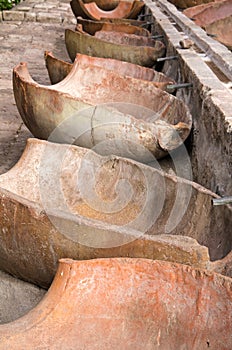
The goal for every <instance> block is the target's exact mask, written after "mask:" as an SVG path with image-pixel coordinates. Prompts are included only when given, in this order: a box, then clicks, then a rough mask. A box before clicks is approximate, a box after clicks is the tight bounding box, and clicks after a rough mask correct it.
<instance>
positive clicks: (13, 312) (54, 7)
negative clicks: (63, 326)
mask: <svg viewBox="0 0 232 350" xmlns="http://www.w3.org/2000/svg"><path fill="white" fill-rule="evenodd" d="M74 23H75V18H74V16H73V15H72V12H71V9H70V5H69V1H53V2H52V1H51V0H50V1H49V2H48V1H40V2H39V3H38V1H37V2H36V1H31V0H26V1H23V2H22V3H21V4H20V5H18V6H16V7H15V8H14V9H12V10H11V11H4V12H3V13H1V12H0V174H1V173H4V172H6V171H7V170H8V169H10V168H11V167H12V166H13V165H14V164H15V163H16V162H17V160H18V159H19V158H20V156H21V154H22V152H23V149H24V147H25V143H26V140H27V138H28V137H31V136H32V135H31V134H30V132H29V131H28V130H27V128H26V127H25V126H24V124H23V122H22V120H21V117H20V115H19V113H18V110H17V107H16V105H15V100H14V94H13V87H12V70H13V67H14V66H16V65H17V64H18V63H19V62H22V61H25V62H28V67H29V71H30V73H31V75H32V77H33V78H34V79H35V80H36V81H38V82H39V83H41V84H49V78H48V74H47V70H46V68H45V64H44V58H43V55H44V51H45V50H50V51H53V53H54V54H55V55H56V56H57V57H59V58H61V59H64V60H66V61H68V60H69V57H68V54H67V52H66V49H65V43H64V29H65V28H73V27H74ZM44 293H45V291H44V290H42V289H40V288H38V287H36V286H33V285H30V284H29V283H25V282H23V281H19V280H17V279H15V278H13V277H11V276H8V275H7V274H4V273H3V272H1V271H0V299H1V302H0V324H1V323H5V322H10V321H13V320H14V319H16V318H18V317H20V316H22V315H24V314H25V313H26V312H27V311H28V310H30V309H31V308H33V307H34V306H35V305H36V304H37V303H38V302H39V301H40V299H41V298H42V297H43V295H44Z"/></svg>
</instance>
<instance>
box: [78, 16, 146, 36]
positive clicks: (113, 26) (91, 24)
mask: <svg viewBox="0 0 232 350" xmlns="http://www.w3.org/2000/svg"><path fill="white" fill-rule="evenodd" d="M77 23H78V24H77V25H78V26H81V28H82V29H83V31H84V32H86V33H88V34H90V35H94V34H95V33H96V32H97V31H99V30H104V31H111V32H122V33H127V34H136V35H140V36H145V37H150V36H151V33H150V32H149V31H148V30H147V29H145V28H143V27H140V26H136V25H132V24H130V23H127V22H126V21H118V22H113V23H111V22H107V21H91V20H88V19H83V18H80V17H78V18H77Z"/></svg>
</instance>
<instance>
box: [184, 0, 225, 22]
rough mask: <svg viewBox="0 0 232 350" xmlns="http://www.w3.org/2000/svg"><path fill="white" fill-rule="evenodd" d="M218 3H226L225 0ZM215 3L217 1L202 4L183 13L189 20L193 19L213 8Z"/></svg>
mask: <svg viewBox="0 0 232 350" xmlns="http://www.w3.org/2000/svg"><path fill="white" fill-rule="evenodd" d="M218 1H224V0H218ZM214 3H215V1H211V2H208V3H206V4H201V5H196V6H193V7H189V8H187V9H185V10H184V11H183V13H184V14H185V15H186V16H187V17H189V18H193V17H194V16H195V15H197V14H198V13H200V12H201V11H203V10H205V9H206V8H207V7H210V6H212V4H214Z"/></svg>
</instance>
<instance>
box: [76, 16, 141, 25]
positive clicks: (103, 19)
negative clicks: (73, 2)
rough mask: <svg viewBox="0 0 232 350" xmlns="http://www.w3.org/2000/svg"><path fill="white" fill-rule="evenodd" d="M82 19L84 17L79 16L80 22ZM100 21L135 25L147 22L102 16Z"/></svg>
mask: <svg viewBox="0 0 232 350" xmlns="http://www.w3.org/2000/svg"><path fill="white" fill-rule="evenodd" d="M82 19H83V18H81V17H77V22H80V20H82ZM89 21H90V20H89ZM95 22H96V21H95ZM99 22H107V23H118V24H119V23H120V24H130V25H133V26H145V25H146V23H147V22H146V21H142V20H138V19H129V18H102V19H101V20H100V21H99Z"/></svg>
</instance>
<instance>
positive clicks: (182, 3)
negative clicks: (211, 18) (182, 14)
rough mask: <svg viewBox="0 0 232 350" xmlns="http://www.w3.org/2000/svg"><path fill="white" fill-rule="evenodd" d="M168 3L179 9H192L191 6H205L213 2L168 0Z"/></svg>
mask: <svg viewBox="0 0 232 350" xmlns="http://www.w3.org/2000/svg"><path fill="white" fill-rule="evenodd" d="M168 1H169V2H171V3H172V4H174V5H175V6H177V7H179V8H181V9H186V8H188V7H193V6H198V5H201V4H207V3H210V2H213V0H168Z"/></svg>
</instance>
